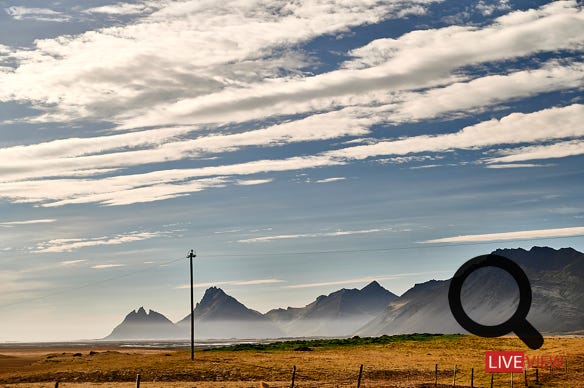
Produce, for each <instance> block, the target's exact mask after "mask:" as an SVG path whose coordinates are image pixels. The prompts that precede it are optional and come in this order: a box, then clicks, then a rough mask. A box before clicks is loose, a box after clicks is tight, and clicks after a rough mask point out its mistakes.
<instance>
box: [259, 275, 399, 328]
mask: <svg viewBox="0 0 584 388" xmlns="http://www.w3.org/2000/svg"><path fill="white" fill-rule="evenodd" d="M395 299H397V295H395V294H393V293H391V292H390V291H388V290H386V289H385V288H383V287H382V286H381V285H380V284H379V283H377V282H375V281H374V282H371V283H370V284H368V285H367V286H366V287H364V288H363V289H361V290H358V289H345V288H343V289H341V290H339V291H336V292H333V293H332V294H329V295H327V296H325V295H321V296H319V297H318V298H316V300H315V301H314V302H312V303H310V304H309V305H307V306H305V307H302V308H294V307H288V308H287V309H275V310H271V311H269V312H268V313H266V316H267V317H268V318H270V319H271V320H273V321H274V322H275V323H276V324H277V325H278V326H280V327H282V328H283V330H284V331H285V332H286V334H287V335H288V336H292V337H304V336H345V335H349V334H351V333H352V332H353V331H355V330H356V329H358V328H359V327H361V326H362V325H363V324H365V323H366V322H368V321H370V320H371V319H373V318H374V317H376V316H377V315H379V314H380V313H381V312H382V311H383V310H384V308H385V307H387V305H388V304H389V303H390V302H391V301H393V300H395Z"/></svg>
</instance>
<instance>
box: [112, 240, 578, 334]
mask: <svg viewBox="0 0 584 388" xmlns="http://www.w3.org/2000/svg"><path fill="white" fill-rule="evenodd" d="M493 253H494V254H497V255H500V256H504V257H507V258H510V259H512V260H514V261H515V262H516V263H517V264H518V265H519V266H520V267H521V268H522V269H523V270H524V271H525V273H526V274H527V276H528V278H529V280H530V283H531V288H532V294H533V301H532V305H531V309H530V312H529V314H528V316H527V319H528V321H529V322H531V324H532V325H533V326H535V327H536V328H537V329H538V330H539V331H541V332H542V333H545V334H561V333H582V332H584V304H583V303H582V300H584V282H582V279H584V254H583V253H581V252H578V251H576V250H574V249H572V248H562V249H558V250H555V249H552V248H547V247H533V248H532V249H530V250H529V251H527V250H524V249H500V250H496V251H494V252H493ZM449 285H450V280H430V281H427V282H424V283H420V284H416V285H414V287H412V288H411V289H409V290H408V291H406V292H405V293H404V294H403V295H401V296H399V297H398V296H397V295H395V294H393V293H392V292H390V291H388V290H386V289H385V288H383V287H382V286H381V285H380V284H379V283H378V282H376V281H373V282H371V283H370V284H368V285H367V286H365V287H364V288H362V289H345V288H343V289H341V290H338V291H335V292H333V293H331V294H329V295H321V296H319V297H317V298H316V300H315V301H314V302H312V303H310V304H308V305H306V306H304V307H288V308H286V309H284V308H279V309H274V310H271V311H268V312H267V313H266V314H261V313H259V312H258V311H255V310H252V309H249V308H247V307H246V306H244V305H243V304H242V303H240V302H239V301H237V300H236V299H235V298H233V297H232V296H230V295H227V294H226V293H225V292H224V291H223V290H221V289H220V288H217V287H211V288H209V289H207V290H206V292H205V294H204V296H203V298H202V299H201V301H200V302H199V303H197V305H196V307H195V331H196V336H197V338H198V339H211V338H213V339H224V338H240V339H244V338H281V337H311V336H319V337H328V336H330V337H342V336H350V335H355V334H357V335H363V336H376V335H383V334H390V335H391V334H406V333H415V332H418V333H421V332H427V333H464V332H465V330H464V329H462V327H460V326H459V325H458V323H457V322H456V321H455V319H454V317H453V316H452V314H451V312H450V308H449V305H448V288H449ZM461 295H462V297H461V299H462V302H463V306H464V308H465V311H466V312H467V314H468V315H469V316H470V317H471V318H472V319H474V320H475V321H477V322H479V323H482V324H484V325H494V324H498V323H501V322H503V321H505V320H506V319H507V318H509V316H510V315H512V314H513V312H514V311H515V308H516V307H517V305H518V302H519V300H518V299H519V292H518V290H517V285H516V284H515V281H514V280H513V279H512V278H511V276H510V275H508V274H507V273H505V272H504V271H502V270H500V269H497V268H492V267H491V268H482V269H480V270H477V271H475V272H474V273H473V274H472V275H471V276H469V277H468V278H467V280H466V281H465V283H464V287H463V289H462V294H461ZM189 328H190V314H189V315H187V316H186V317H185V318H184V319H182V320H181V321H179V322H177V323H176V324H174V323H172V322H171V321H170V320H168V319H167V318H166V317H164V316H163V315H162V314H160V313H158V312H155V311H150V312H149V313H146V311H145V310H144V308H142V307H141V308H140V309H138V310H137V311H132V312H130V313H129V314H128V315H127V316H126V318H125V319H124V320H123V321H122V323H120V324H119V325H118V326H117V327H116V328H115V329H114V330H113V331H112V333H111V334H110V335H109V336H107V337H106V338H105V339H107V340H122V339H186V338H189V335H190V329H189Z"/></svg>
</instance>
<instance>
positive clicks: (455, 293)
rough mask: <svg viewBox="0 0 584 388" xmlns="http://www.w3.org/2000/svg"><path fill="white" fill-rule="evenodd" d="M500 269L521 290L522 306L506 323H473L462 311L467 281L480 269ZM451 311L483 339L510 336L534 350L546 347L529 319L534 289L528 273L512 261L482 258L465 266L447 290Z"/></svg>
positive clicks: (520, 305)
mask: <svg viewBox="0 0 584 388" xmlns="http://www.w3.org/2000/svg"><path fill="white" fill-rule="evenodd" d="M483 267H497V268H500V269H502V270H504V271H506V272H507V273H509V274H510V275H511V276H512V277H513V279H514V280H515V282H516V283H517V286H518V287H519V306H518V307H517V310H516V311H515V313H514V314H513V315H512V316H511V318H509V319H508V320H506V321H505V322H503V323H501V324H499V325H494V326H485V325H481V324H479V323H477V322H475V321H473V320H472V319H471V318H470V317H469V316H468V314H467V313H466V312H465V311H464V309H463V307H462V301H461V299H460V294H461V290H462V285H463V284H464V281H465V280H466V278H467V277H468V276H469V275H470V274H471V273H473V272H474V271H476V270H477V269H479V268H483ZM448 303H449V304H450V311H452V315H453V316H454V318H455V319H456V321H457V322H458V323H459V324H460V326H462V327H463V328H464V329H466V330H468V331H469V332H470V333H472V334H475V335H478V336H481V337H500V336H503V335H506V334H509V333H510V332H514V333H515V334H517V336H518V337H519V338H520V339H521V340H522V341H523V342H524V343H525V344H526V345H527V346H529V347H530V348H531V349H534V350H535V349H539V348H540V347H541V346H542V345H543V337H542V335H541V333H540V332H539V331H537V329H536V328H535V327H533V326H532V325H531V324H530V323H529V322H528V321H527V319H526V317H527V314H528V313H529V308H530V307H531V286H530V285H529V279H528V278H527V275H525V272H523V270H522V269H521V268H520V267H519V266H518V265H517V264H516V263H515V262H514V261H512V260H510V259H507V258H506V257H502V256H498V255H493V254H490V255H482V256H477V257H475V258H473V259H470V260H469V261H467V262H466V263H464V264H463V265H462V266H461V267H460V268H459V269H458V271H456V273H455V274H454V276H453V277H452V280H451V281H450V288H449V289H448Z"/></svg>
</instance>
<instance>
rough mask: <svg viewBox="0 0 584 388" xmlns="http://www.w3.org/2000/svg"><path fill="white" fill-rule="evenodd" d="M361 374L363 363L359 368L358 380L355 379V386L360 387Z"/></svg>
mask: <svg viewBox="0 0 584 388" xmlns="http://www.w3.org/2000/svg"><path fill="white" fill-rule="evenodd" d="M361 376H363V364H361V367H360V368H359V380H357V388H361Z"/></svg>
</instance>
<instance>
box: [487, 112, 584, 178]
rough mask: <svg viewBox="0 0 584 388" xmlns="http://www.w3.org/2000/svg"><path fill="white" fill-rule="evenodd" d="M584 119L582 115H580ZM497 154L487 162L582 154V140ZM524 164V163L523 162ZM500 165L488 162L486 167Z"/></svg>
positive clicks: (583, 151) (516, 149)
mask: <svg viewBox="0 0 584 388" xmlns="http://www.w3.org/2000/svg"><path fill="white" fill-rule="evenodd" d="M582 119H584V115H583V117H582ZM499 154H502V155H505V156H499V157H495V158H491V159H488V160H487V162H488V163H513V162H523V161H526V160H540V159H556V158H565V157H568V156H574V155H584V140H572V141H564V142H558V143H554V144H544V145H535V146H527V147H519V148H513V149H510V150H502V151H499ZM524 165H525V164H524ZM500 166H501V165H497V164H490V165H489V166H488V167H491V168H497V167H500Z"/></svg>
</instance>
